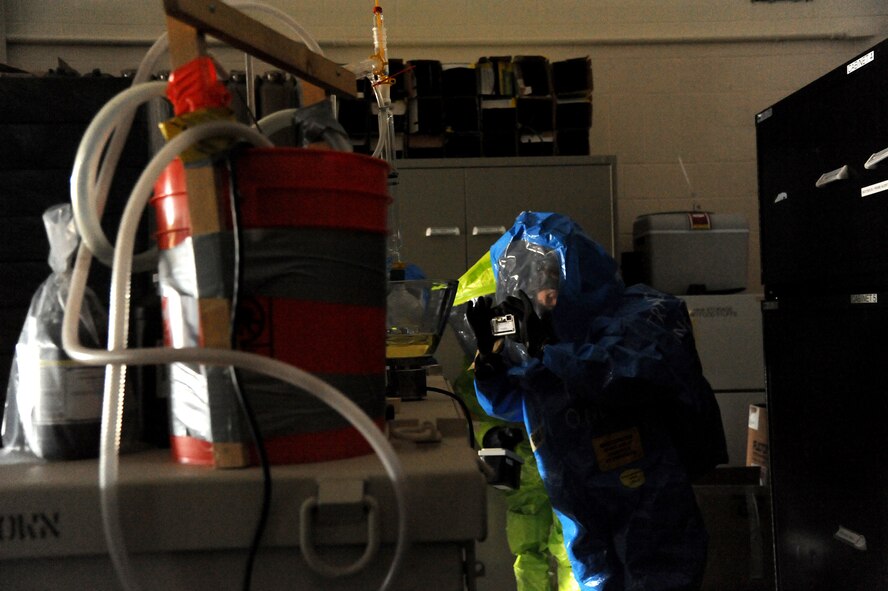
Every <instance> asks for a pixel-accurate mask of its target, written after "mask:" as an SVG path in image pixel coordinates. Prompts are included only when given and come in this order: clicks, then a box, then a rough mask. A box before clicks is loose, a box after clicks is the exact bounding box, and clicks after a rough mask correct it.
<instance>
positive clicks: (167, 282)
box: [157, 237, 197, 298]
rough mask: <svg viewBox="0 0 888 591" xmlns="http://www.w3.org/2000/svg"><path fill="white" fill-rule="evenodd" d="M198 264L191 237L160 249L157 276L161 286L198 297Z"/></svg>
mask: <svg viewBox="0 0 888 591" xmlns="http://www.w3.org/2000/svg"><path fill="white" fill-rule="evenodd" d="M196 269H197V265H196V264H195V262H194V245H193V244H192V240H191V237H188V238H186V239H185V240H183V241H182V242H180V243H179V244H177V245H176V246H174V247H173V248H169V249H165V250H161V251H160V256H159V258H158V261H157V276H158V279H159V281H160V284H161V286H163V287H166V288H168V289H170V290H175V291H176V292H177V293H180V294H182V295H186V296H191V297H192V298H193V297H197V270H196Z"/></svg>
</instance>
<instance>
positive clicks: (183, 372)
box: [169, 363, 246, 442]
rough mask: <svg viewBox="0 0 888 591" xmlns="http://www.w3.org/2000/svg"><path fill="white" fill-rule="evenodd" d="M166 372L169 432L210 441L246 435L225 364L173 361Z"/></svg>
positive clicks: (226, 440) (222, 440)
mask: <svg viewBox="0 0 888 591" xmlns="http://www.w3.org/2000/svg"><path fill="white" fill-rule="evenodd" d="M169 375H170V414H171V415H172V424H171V431H172V435H174V436H179V437H181V436H188V437H194V438H197V439H201V440H203V441H213V442H237V441H244V440H245V439H246V433H245V431H244V421H243V414H242V410H241V408H240V404H239V402H238V400H237V397H236V395H235V391H234V386H233V384H232V382H231V378H230V376H229V371H228V368H225V367H207V366H204V365H194V364H189V363H174V364H172V365H171V366H170V372H169ZM210 393H212V394H210ZM211 397H212V402H211V401H210V398H211Z"/></svg>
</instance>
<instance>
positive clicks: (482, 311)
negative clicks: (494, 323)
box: [466, 297, 496, 357]
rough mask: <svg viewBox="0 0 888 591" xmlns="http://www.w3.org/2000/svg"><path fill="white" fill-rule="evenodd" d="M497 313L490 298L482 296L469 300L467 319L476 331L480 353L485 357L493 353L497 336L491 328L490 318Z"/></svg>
mask: <svg viewBox="0 0 888 591" xmlns="http://www.w3.org/2000/svg"><path fill="white" fill-rule="evenodd" d="M494 316H495V314H494V313H493V310H492V309H491V307H490V298H488V297H480V298H478V299H477V300H474V301H471V300H470V301H469V303H468V307H467V308H466V320H468V321H469V326H471V327H472V332H474V333H475V341H476V342H477V343H478V353H479V354H480V355H481V356H482V357H484V356H486V355H490V354H491V353H493V344H494V342H496V338H495V337H494V336H493V332H491V330H490V319H491V318H493V317H494Z"/></svg>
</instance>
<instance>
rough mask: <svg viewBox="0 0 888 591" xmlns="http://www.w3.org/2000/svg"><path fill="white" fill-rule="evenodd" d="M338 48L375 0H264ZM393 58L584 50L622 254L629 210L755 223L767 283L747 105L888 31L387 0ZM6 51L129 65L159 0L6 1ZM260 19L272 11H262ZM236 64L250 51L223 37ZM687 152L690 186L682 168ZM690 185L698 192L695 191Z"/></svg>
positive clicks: (764, 5)
mask: <svg viewBox="0 0 888 591" xmlns="http://www.w3.org/2000/svg"><path fill="white" fill-rule="evenodd" d="M268 3H269V4H271V5H273V6H276V7H278V8H281V9H283V10H285V11H286V12H287V13H288V14H290V15H292V16H293V17H294V18H295V19H296V20H298V21H299V22H300V23H302V25H303V26H305V27H306V28H307V29H308V30H309V31H310V32H311V33H312V34H313V35H314V36H315V37H316V38H317V39H318V41H319V42H320V43H321V45H322V47H323V48H324V50H325V52H326V54H327V56H328V57H330V58H331V59H334V60H336V61H339V62H341V63H349V62H354V61H358V60H360V59H363V58H364V57H366V56H367V55H368V54H369V53H370V27H371V25H372V17H371V12H370V11H371V9H372V6H373V2H372V1H371V0H323V1H314V2H308V1H305V0H269V2H268ZM381 4H382V6H383V8H384V10H385V13H384V14H385V18H386V24H387V27H388V33H389V49H390V55H391V56H392V57H398V58H403V59H438V60H441V61H442V62H445V63H470V62H474V61H475V60H476V59H477V58H478V57H481V56H489V55H522V54H524V55H545V56H547V57H549V58H550V59H552V60H556V59H564V58H567V57H577V56H585V55H588V56H590V58H591V60H592V68H593V75H594V84H595V90H594V94H593V104H594V120H593V128H592V132H591V143H592V152H593V153H595V154H613V155H616V156H617V159H618V160H617V162H618V179H617V189H618V210H619V216H620V250H621V251H624V250H629V249H631V228H632V222H633V220H634V219H635V217H636V216H637V215H639V214H642V213H651V212H656V211H672V210H686V209H690V208H692V207H693V206H694V205H695V204H696V205H698V206H699V207H701V208H703V209H706V210H711V211H716V212H741V213H744V214H746V215H747V217H748V218H749V221H750V226H751V230H752V232H751V234H750V268H749V287H750V289H751V290H756V289H758V287H759V281H760V280H759V261H758V256H759V252H758V206H757V186H756V182H757V181H756V166H755V128H754V116H755V114H756V113H757V112H759V111H761V110H763V109H765V108H766V107H768V106H769V105H771V104H773V103H774V102H776V101H777V100H779V99H780V98H782V97H784V96H786V95H787V94H789V93H791V92H792V91H794V90H796V89H798V88H800V87H801V86H803V85H805V84H807V83H808V82H810V81H812V80H814V79H815V78H817V77H819V76H820V75H822V74H824V73H826V72H827V71H829V70H831V69H832V68H834V67H836V66H838V65H840V64H841V63H842V62H844V61H845V60H847V59H848V58H851V57H853V56H854V55H856V54H857V53H859V52H861V51H863V50H864V49H866V48H867V47H869V46H871V45H874V44H875V43H877V42H879V41H881V40H882V39H884V38H886V37H888V2H885V1H884V0H811V1H808V2H805V1H797V2H793V1H782V2H751V1H750V0H545V1H544V0H520V1H519V0H450V1H448V2H440V1H432V0H409V1H408V0H382V2H381ZM0 6H2V9H3V10H2V12H0V14H2V15H3V16H4V17H5V23H4V24H5V32H6V41H7V47H6V49H7V58H6V59H7V62H8V63H10V64H11V65H14V66H18V67H20V68H24V69H27V70H30V71H35V72H40V71H45V70H47V69H48V68H52V67H55V65H56V59H57V58H59V57H61V58H63V59H64V60H65V61H66V62H68V63H69V64H71V65H72V66H73V67H75V68H77V69H80V70H81V71H88V70H91V69H93V68H100V69H102V70H104V71H109V72H119V71H120V70H121V69H124V68H131V67H135V66H136V65H137V64H138V62H139V59H140V58H141V55H142V53H143V52H144V50H145V48H146V47H147V45H148V43H150V42H151V41H152V40H153V39H155V38H156V37H157V36H158V35H159V34H160V33H161V32H162V31H163V30H164V18H163V12H162V2H161V0H151V1H147V2H146V1H145V0H66V1H64V2H62V1H57V0H3V1H2V4H0ZM263 20H265V19H264V18H263ZM218 55H219V57H220V59H221V61H223V63H225V64H226V65H227V66H228V67H231V68H242V61H241V56H240V55H239V54H237V53H236V52H232V51H230V50H224V49H222V48H220V49H219V50H218ZM679 158H681V159H682V161H683V163H684V165H685V168H686V170H687V173H688V176H689V178H690V180H691V183H692V188H689V187H688V184H687V182H686V180H685V177H684V175H683V173H682V169H681V166H680V165H679ZM691 190H693V193H694V196H693V197H692V195H691Z"/></svg>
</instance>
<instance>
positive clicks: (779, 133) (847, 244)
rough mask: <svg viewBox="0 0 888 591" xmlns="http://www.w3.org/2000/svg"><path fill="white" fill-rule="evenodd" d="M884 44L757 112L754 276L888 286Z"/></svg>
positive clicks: (785, 285)
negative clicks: (757, 270) (757, 266)
mask: <svg viewBox="0 0 888 591" xmlns="http://www.w3.org/2000/svg"><path fill="white" fill-rule="evenodd" d="M886 105H888V42H883V43H881V44H879V45H877V46H875V47H874V48H872V49H871V50H869V51H867V52H865V53H863V54H862V55H860V56H859V57H857V58H855V59H854V60H851V61H849V62H848V63H847V64H845V65H843V66H841V67H839V68H836V69H835V70H833V71H831V72H829V73H828V74H826V75H824V76H823V77H821V78H819V79H817V80H816V81H814V82H812V83H811V84H809V85H808V86H805V87H804V88H802V89H800V90H798V91H796V92H795V93H793V94H791V95H789V96H788V97H786V98H784V99H783V100H781V101H779V102H777V103H776V104H774V105H772V106H771V107H769V108H768V109H765V110H764V111H762V112H761V113H759V114H758V115H756V119H755V122H756V137H757V158H758V176H759V178H758V182H759V213H760V226H761V237H762V238H761V239H762V243H761V247H762V282H763V283H764V284H765V285H766V286H768V287H769V289H771V290H783V291H786V290H788V289H790V288H791V287H792V286H794V285H807V286H819V285H823V286H830V287H833V288H837V287H840V286H841V287H848V288H851V287H852V286H859V285H869V284H871V283H872V282H873V281H874V280H876V279H877V277H884V280H883V279H878V280H879V281H882V282H883V285H888V232H886V231H885V228H888V206H886V203H888V108H886Z"/></svg>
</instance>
